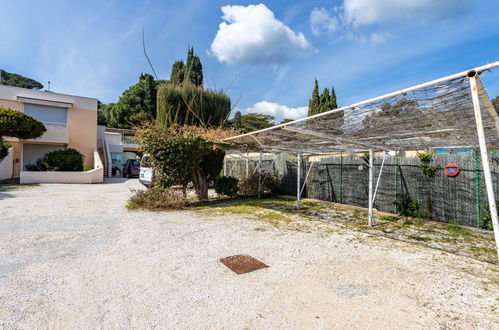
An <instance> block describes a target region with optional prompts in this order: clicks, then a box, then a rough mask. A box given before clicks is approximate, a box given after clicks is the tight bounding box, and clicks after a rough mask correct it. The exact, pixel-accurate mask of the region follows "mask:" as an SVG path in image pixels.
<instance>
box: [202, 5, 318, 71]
mask: <svg viewBox="0 0 499 330" xmlns="http://www.w3.org/2000/svg"><path fill="white" fill-rule="evenodd" d="M222 12H223V16H222V19H223V20H224V21H225V22H222V23H220V25H219V27H218V32H217V34H216V36H215V39H213V42H212V44H211V53H212V54H213V55H215V56H216V57H217V59H218V60H219V61H220V62H226V63H241V62H246V63H251V64H258V63H274V64H280V63H283V62H286V61H288V60H290V59H293V58H296V57H301V56H305V55H308V54H310V53H311V52H313V51H314V49H313V47H312V45H311V44H310V43H309V42H308V40H307V39H306V38H305V36H304V35H303V34H302V33H296V32H294V31H293V30H291V29H290V28H289V27H287V26H286V25H284V24H283V23H282V22H280V21H279V20H277V19H276V18H275V16H274V13H273V12H272V11H271V10H270V9H268V8H267V7H266V6H265V5H264V4H259V5H249V6H223V7H222Z"/></svg>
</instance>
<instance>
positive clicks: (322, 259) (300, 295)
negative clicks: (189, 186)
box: [0, 180, 499, 329]
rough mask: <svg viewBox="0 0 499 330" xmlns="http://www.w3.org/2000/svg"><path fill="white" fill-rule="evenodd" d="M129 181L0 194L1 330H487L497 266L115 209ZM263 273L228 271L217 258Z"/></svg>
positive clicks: (396, 245)
mask: <svg viewBox="0 0 499 330" xmlns="http://www.w3.org/2000/svg"><path fill="white" fill-rule="evenodd" d="M133 188H139V184H138V182H137V180H128V181H126V180H115V181H112V182H108V183H107V184H100V185H57V184H54V185H40V186H35V187H22V188H20V189H16V190H9V191H5V192H0V328H8V329H12V328H14V329H16V328H20V329H33V328H42V329H44V328H59V329H65V328H82V329H94V328H193V329H199V328H241V329H242V328H341V329H345V328H361V329H401V328H425V329H428V328H432V329H445V328H447V327H449V328H453V329H454V328H463V329H470V328H484V329H493V328H499V317H498V307H499V306H498V299H497V298H499V288H498V285H497V283H498V281H497V276H498V275H497V274H499V273H498V272H497V271H498V270H497V266H494V265H490V264H486V263H481V262H478V261H475V260H472V259H466V258H463V257H458V256H455V255H451V254H445V253H442V252H440V251H435V250H431V249H426V248H421V247H417V246H413V245H410V244H407V243H401V242H395V241H390V240H383V239H375V238H370V237H368V236H366V235H360V234H355V233H341V232H334V231H333V232H330V231H327V230H325V229H324V226H322V227H321V228H320V229H317V230H312V231H310V230H307V231H293V230H286V229H283V228H277V227H274V226H272V225H270V224H267V223H263V222H258V221H254V220H248V219H244V218H238V217H234V216H218V217H215V216H213V217H210V216H201V215H199V214H196V213H192V212H162V213H154V212H145V211H133V212H130V211H127V210H126V209H125V208H124V205H125V203H126V200H127V198H128V196H129V195H130V194H131V192H130V189H133ZM234 254H249V255H251V256H253V257H255V258H257V259H259V260H261V261H262V262H264V263H266V264H267V265H269V266H270V267H269V268H265V269H262V270H258V271H255V272H252V273H248V274H243V275H236V274H234V273H232V272H231V271H230V270H229V269H228V268H226V267H225V266H224V265H222V264H221V263H220V262H219V261H218V259H219V258H222V257H226V256H230V255H234Z"/></svg>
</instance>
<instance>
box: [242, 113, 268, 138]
mask: <svg viewBox="0 0 499 330" xmlns="http://www.w3.org/2000/svg"><path fill="white" fill-rule="evenodd" d="M274 120H275V117H274V116H271V115H265V114H262V113H248V114H246V115H242V116H241V128H240V129H241V131H242V132H244V133H248V132H253V131H257V130H259V129H263V128H267V127H272V126H274V125H275V124H274Z"/></svg>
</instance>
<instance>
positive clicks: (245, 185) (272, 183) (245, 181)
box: [239, 172, 280, 196]
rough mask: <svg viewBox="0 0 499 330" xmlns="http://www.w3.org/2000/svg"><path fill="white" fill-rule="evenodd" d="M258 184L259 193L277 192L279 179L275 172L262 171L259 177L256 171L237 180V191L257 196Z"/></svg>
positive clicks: (245, 194)
mask: <svg viewBox="0 0 499 330" xmlns="http://www.w3.org/2000/svg"><path fill="white" fill-rule="evenodd" d="M259 182H260V184H259ZM259 186H260V193H278V191H279V186H280V181H279V178H278V177H277V175H276V174H271V173H262V174H261V176H260V178H259V175H258V172H255V173H252V174H250V175H249V176H248V177H244V178H242V179H241V180H239V193H240V194H241V195H244V196H257V195H258V187H259Z"/></svg>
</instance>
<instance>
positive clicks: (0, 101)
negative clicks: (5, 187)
mask: <svg viewBox="0 0 499 330" xmlns="http://www.w3.org/2000/svg"><path fill="white" fill-rule="evenodd" d="M0 106H1V107H4V108H10V109H12V110H17V111H21V112H24V113H26V114H27V115H29V116H31V117H34V118H36V119H38V120H39V121H41V122H43V124H44V125H45V127H46V128H47V131H46V132H45V133H44V134H43V135H42V136H41V137H39V138H36V139H30V140H21V139H17V138H11V137H4V138H5V139H6V140H7V141H8V142H9V143H10V145H11V146H12V149H11V151H10V155H9V157H8V159H9V160H10V159H11V161H12V166H11V168H12V177H13V178H18V177H19V176H20V173H21V172H22V171H25V170H26V165H28V164H33V163H35V162H36V160H37V159H39V158H42V157H43V156H44V155H45V154H46V153H47V152H50V151H52V150H57V149H66V148H73V149H76V150H78V151H79V152H81V153H82V154H83V155H84V156H85V165H90V166H94V163H95V160H94V157H95V151H96V150H97V99H95V98H88V97H81V96H73V95H65V94H58V93H53V92H47V91H37V90H31V89H25V88H18V87H11V86H3V85H0ZM9 168H10V166H9Z"/></svg>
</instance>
